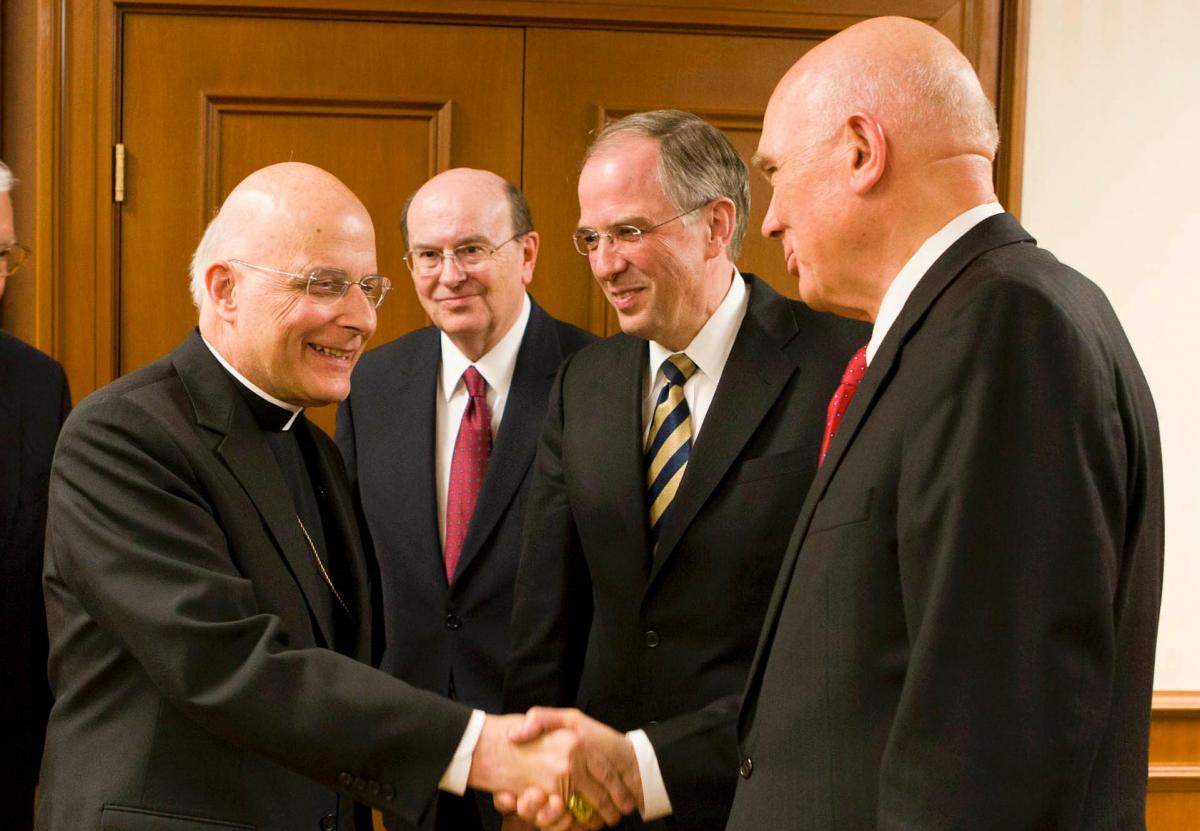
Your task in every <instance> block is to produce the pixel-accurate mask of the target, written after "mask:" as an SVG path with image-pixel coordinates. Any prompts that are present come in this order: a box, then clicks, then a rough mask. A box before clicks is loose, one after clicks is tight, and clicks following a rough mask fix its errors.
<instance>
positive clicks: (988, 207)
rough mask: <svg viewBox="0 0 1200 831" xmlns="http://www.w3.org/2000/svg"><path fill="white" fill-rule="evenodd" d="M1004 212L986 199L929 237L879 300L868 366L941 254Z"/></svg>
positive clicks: (870, 342)
mask: <svg viewBox="0 0 1200 831" xmlns="http://www.w3.org/2000/svg"><path fill="white" fill-rule="evenodd" d="M1002 213H1004V208H1002V207H1001V206H1000V203H999V202H985V203H983V204H982V205H976V206H975V207H974V208H971V209H970V210H969V211H963V212H962V213H960V214H959V215H958V216H956V217H954V219H952V220H950V221H949V222H947V223H946V224H945V225H943V226H942V227H941V229H940V230H939V231H938V232H937V233H936V234H934V235H933V236H931V237H930V238H929V239H927V240H925V242H923V243H922V244H921V247H920V248H918V249H917V251H916V253H915V254H913V255H912V256H911V257H909V258H908V262H906V263H905V264H904V267H903V268H901V269H900V271H898V272H897V273H896V276H895V278H893V280H892V284H891V285H890V286H888V288H887V291H886V292H884V293H883V300H881V301H880V303H879V313H878V314H876V315H875V328H874V329H872V330H871V340H870V341H869V342H868V343H867V366H870V365H871V360H872V359H873V358H874V357H875V353H877V352H878V351H879V345H880V344H881V343H883V339H884V338H885V337H887V333H888V330H889V329H891V328H892V324H893V323H895V322H896V318H898V317H899V316H900V312H901V310H902V309H903V308H904V304H905V303H907V302H908V298H909V296H910V295H911V294H912V293H913V290H914V289H915V288H916V287H917V283H919V282H921V278H922V277H924V276H925V272H927V271H929V269H930V268H931V267H932V266H933V264H934V263H935V262H937V259H938V257H940V256H942V255H943V254H945V253H946V251H947V250H949V248H950V246H951V245H954V243H956V242H958V241H959V240H960V239H962V238H963V236H965V235H966V233H967V231H970V230H971V229H972V228H974V227H975V226H976V225H978V224H979V223H980V222H983V220H985V219H987V218H988V217H989V216H995V215H996V214H1002Z"/></svg>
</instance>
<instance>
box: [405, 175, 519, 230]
mask: <svg viewBox="0 0 1200 831" xmlns="http://www.w3.org/2000/svg"><path fill="white" fill-rule="evenodd" d="M422 187H423V186H422ZM420 192H421V188H417V189H416V190H414V191H413V192H412V193H410V194H409V195H408V198H407V199H405V200H404V207H403V208H401V209H400V233H402V234H404V241H405V243H407V242H408V209H409V208H411V207H412V203H413V199H415V198H416V196H417V194H418V193H420ZM504 196H505V197H506V198H507V199H508V210H509V216H510V218H511V221H512V232H513V236H514V237H519V236H520V235H521V234H528V233H529V232H530V231H532V230H533V213H532V211H530V210H529V202H528V201H527V200H526V199H525V194H523V193H521V189H520V188H519V187H517V186H516V185H514V184H513V183H512V182H510V181H508V180H507V179H505V180H504Z"/></svg>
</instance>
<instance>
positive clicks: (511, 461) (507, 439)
mask: <svg viewBox="0 0 1200 831" xmlns="http://www.w3.org/2000/svg"><path fill="white" fill-rule="evenodd" d="M561 362H562V348H561V347H560V346H559V343H558V334H557V333H556V332H555V331H554V324H553V322H552V321H551V319H550V317H549V315H547V314H546V313H545V312H544V311H542V310H541V308H539V307H538V306H537V304H536V303H535V304H532V305H531V308H530V311H529V322H528V324H527V325H526V327H525V334H524V335H523V336H522V338H521V346H520V349H519V351H518V352H517V364H516V367H515V368H514V370H513V379H512V386H511V387H510V388H509V391H508V402H507V403H506V404H505V405H504V420H503V421H502V422H501V424H500V430H499V432H498V433H497V436H496V446H495V448H494V449H493V450H492V456H491V459H490V460H489V461H488V466H487V473H486V475H485V476H484V479H483V484H482V485H481V486H480V491H479V501H478V502H477V503H476V505H475V512H474V513H473V514H472V515H471V524H470V526H469V527H468V528H467V538H466V540H465V541H464V542H463V550H462V555H461V558H460V559H459V563H458V569H457V571H456V572H455V576H454V580H455V582H456V583H457V582H458V581H459V580H460V579H461V578H462V576H463V574H465V573H466V571H467V570H468V568H469V567H470V565H471V563H472V562H473V561H474V560H475V558H476V556H477V555H478V554H479V552H480V550H481V549H482V547H483V544H484V542H486V541H487V539H488V537H489V536H490V535H491V533H492V530H493V529H494V528H495V527H496V523H497V522H499V521H500V518H501V517H502V516H503V515H504V511H505V509H506V508H507V507H508V505H509V503H510V502H512V499H513V495H514V494H515V493H516V491H517V489H518V488H519V487H520V485H521V482H522V481H524V479H525V475H526V473H527V472H528V470H529V465H530V463H531V462H532V461H533V456H534V453H535V452H536V451H537V443H538V438H539V437H540V436H541V434H542V426H543V423H544V422H545V420H546V416H545V402H546V397H547V396H548V395H549V393H550V387H551V386H552V385H553V384H554V374H555V372H557V371H558V365H559V364H560V363H561Z"/></svg>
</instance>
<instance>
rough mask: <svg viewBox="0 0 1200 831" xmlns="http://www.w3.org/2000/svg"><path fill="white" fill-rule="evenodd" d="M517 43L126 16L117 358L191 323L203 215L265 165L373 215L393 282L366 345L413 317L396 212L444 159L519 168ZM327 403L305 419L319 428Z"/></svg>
mask: <svg viewBox="0 0 1200 831" xmlns="http://www.w3.org/2000/svg"><path fill="white" fill-rule="evenodd" d="M522 39H523V38H522V33H521V31H520V30H517V29H504V28H485V27H460V26H423V25H410V24H399V23H371V22H350V21H340V22H338V21H333V22H331V21H310V20H269V19H259V18H242V17H222V16H212V17H194V16H173V15H155V14H136V15H128V16H127V17H126V18H125V26H124V30H123V55H124V64H123V67H122V69H123V81H124V83H123V86H122V92H123V98H122V103H123V107H122V113H121V114H122V118H121V137H122V141H123V142H124V144H125V146H126V153H127V155H126V158H127V183H126V184H127V187H126V201H125V202H124V204H123V205H122V209H121V216H120V249H119V251H120V253H119V263H120V272H119V273H120V283H119V290H118V306H119V314H118V328H119V331H118V340H117V342H118V344H119V350H120V351H119V369H120V372H121V373H125V372H129V371H130V370H132V369H135V368H137V367H139V366H142V365H143V364H145V363H147V362H149V361H151V360H153V359H154V358H156V357H158V356H159V355H162V354H163V353H165V352H167V351H169V350H170V349H171V348H173V347H174V346H175V345H176V344H177V343H178V342H179V341H180V340H181V339H182V337H183V335H184V334H185V333H186V332H187V330H188V329H189V328H190V327H191V326H193V325H194V324H195V319H196V314H195V309H194V307H193V306H192V303H191V300H190V295H189V294H188V290H187V280H188V278H187V265H188V260H189V258H190V256H191V253H192V250H193V249H194V247H195V245H196V243H197V242H198V241H199V238H200V234H201V232H202V231H203V228H204V225H205V224H206V222H207V221H208V219H209V218H210V217H211V216H212V215H213V214H214V213H215V211H216V209H217V208H218V207H219V205H220V203H221V201H222V200H223V199H224V198H225V196H226V195H227V194H228V193H229V191H230V190H231V189H232V188H233V187H234V185H236V184H237V183H238V182H239V181H240V180H241V179H242V178H243V177H244V176H246V175H247V174H248V173H250V172H252V171H253V170H255V169H257V168H259V167H262V166H264V165H266V164H270V163H273V162H278V161H289V160H292V161H305V162H310V163H312V164H315V165H318V166H320V167H323V168H325V169H327V170H329V171H331V172H332V173H333V174H335V175H336V176H338V177H339V178H341V179H342V180H343V181H344V182H345V183H346V184H347V186H349V187H350V188H351V190H353V191H354V192H355V193H356V194H357V195H358V196H359V197H360V198H361V199H362V200H363V202H364V203H365V204H366V206H367V209H368V210H369V211H370V212H371V215H372V218H373V219H374V221H375V230H376V236H377V240H378V248H379V270H380V272H381V273H384V274H387V275H388V276H389V277H391V278H392V282H393V285H394V288H393V291H392V293H391V294H390V295H389V296H388V298H387V302H386V303H385V304H384V305H383V306H382V307H381V308H380V315H379V330H378V332H377V334H376V336H375V339H374V340H373V341H372V344H373V345H378V344H380V343H384V342H386V341H388V340H391V339H392V338H394V337H396V336H398V335H400V334H403V333H405V332H407V331H410V330H412V329H414V328H416V327H418V326H421V325H424V324H425V323H426V322H427V319H426V317H425V314H424V311H423V310H422V309H421V307H420V304H419V303H418V302H417V299H416V296H415V294H414V293H413V291H412V287H411V286H412V284H411V281H410V278H409V275H408V271H407V269H406V268H405V266H404V264H403V260H402V257H403V254H404V242H403V240H402V238H401V236H400V229H399V217H400V209H401V207H402V205H403V203H404V200H405V199H406V198H407V197H408V195H409V194H410V193H411V192H412V191H413V190H415V189H416V188H417V187H419V186H420V184H421V183H422V182H424V181H425V180H426V179H427V178H428V177H429V176H431V175H433V174H434V173H436V172H438V171H439V170H444V169H446V168H447V167H451V166H455V165H460V164H469V165H474V166H480V167H486V168H489V169H492V170H496V171H498V172H500V173H501V174H503V175H506V176H508V177H510V178H512V179H514V180H517V179H519V176H520V157H521V149H520V148H521V123H520V118H521V113H520V108H519V106H516V105H514V103H513V102H519V101H520V98H521V61H522V53H521V52H522ZM231 55H252V56H253V59H252V60H250V59H246V60H230V56H231ZM323 56H328V57H327V58H325V57H323ZM332 409H333V408H322V410H323V411H317V412H314V413H313V417H314V420H316V421H317V422H318V423H319V424H321V426H323V427H325V428H326V429H332V423H333V422H332V417H333V416H332Z"/></svg>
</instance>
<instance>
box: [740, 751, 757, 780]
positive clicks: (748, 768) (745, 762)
mask: <svg viewBox="0 0 1200 831" xmlns="http://www.w3.org/2000/svg"><path fill="white" fill-rule="evenodd" d="M752 773H754V760H753V759H751V758H750V757H749V756H747V757H746V758H745V759H742V763H741V764H740V765H738V775H740V776H741V777H742V778H743V779H749V778H750V774H752Z"/></svg>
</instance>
